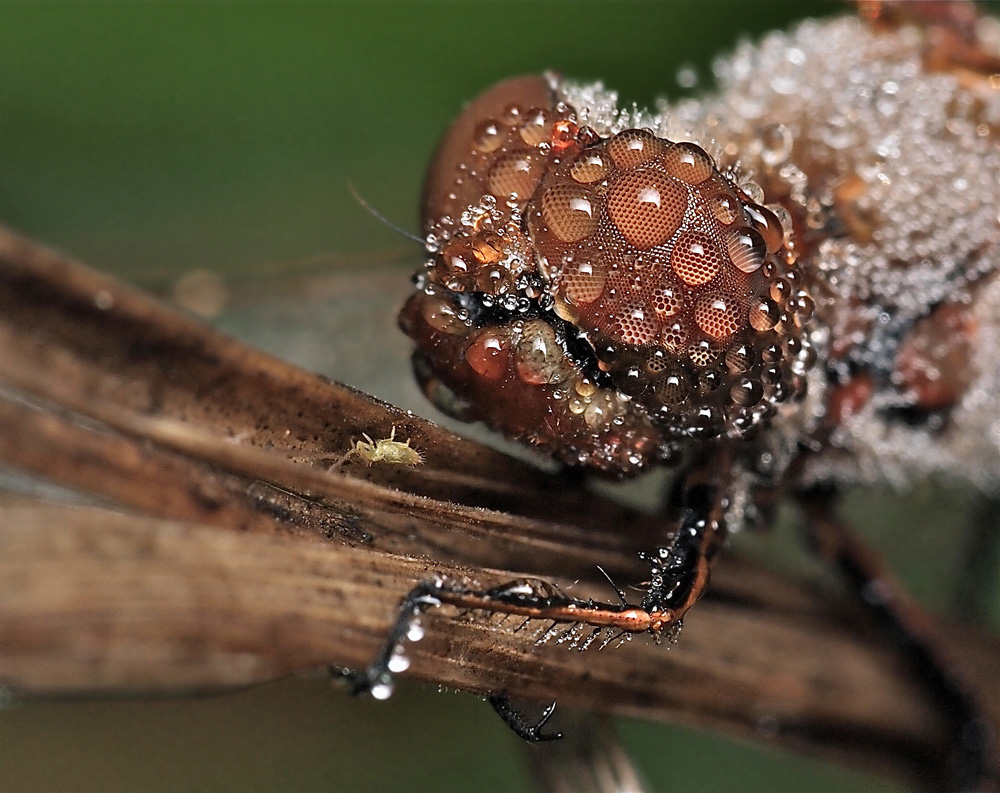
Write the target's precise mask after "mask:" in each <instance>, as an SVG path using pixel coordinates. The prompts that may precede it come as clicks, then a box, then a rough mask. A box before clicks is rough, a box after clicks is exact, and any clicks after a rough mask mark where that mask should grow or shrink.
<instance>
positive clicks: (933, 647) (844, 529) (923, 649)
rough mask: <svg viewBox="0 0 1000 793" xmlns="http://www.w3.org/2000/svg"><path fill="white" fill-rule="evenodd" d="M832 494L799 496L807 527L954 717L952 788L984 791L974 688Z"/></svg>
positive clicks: (964, 792) (986, 735) (987, 733)
mask: <svg viewBox="0 0 1000 793" xmlns="http://www.w3.org/2000/svg"><path fill="white" fill-rule="evenodd" d="M835 497H836V493H835V492H834V491H833V490H832V489H829V488H817V489H813V490H810V491H808V492H806V493H804V494H802V495H801V496H800V502H801V504H802V507H803V512H804V514H805V518H806V524H807V528H808V530H809V532H810V534H811V535H812V537H813V539H814V540H815V542H816V545H817V548H818V550H819V553H820V554H821V555H822V556H823V557H824V558H826V559H828V560H829V561H830V562H832V563H833V564H835V565H836V566H837V567H838V568H839V569H840V571H841V573H842V574H843V575H844V577H845V578H846V579H847V581H848V582H849V583H850V585H851V586H852V587H853V588H854V590H855V591H856V592H857V593H858V596H859V597H860V598H861V600H862V601H863V602H864V604H865V606H866V607H867V608H868V609H869V610H870V611H871V613H872V614H873V615H874V616H875V618H876V619H877V620H878V621H879V622H881V623H882V624H884V625H885V626H886V627H887V628H888V629H889V630H890V632H891V633H892V636H893V639H894V640H895V641H896V643H897V644H898V645H899V647H900V648H901V649H902V650H903V651H904V652H905V653H906V655H907V657H908V658H909V659H910V660H911V662H912V664H913V666H914V668H915V669H916V670H917V672H918V673H919V674H920V675H921V677H922V678H923V679H924V680H925V681H926V682H927V684H928V686H929V689H930V691H931V692H932V693H933V694H934V696H935V697H936V698H937V699H938V700H939V702H940V703H941V706H942V707H943V708H944V709H945V710H946V712H947V714H948V715H949V716H950V717H951V718H952V719H953V720H954V723H955V728H956V742H955V747H954V750H953V751H954V759H953V768H952V769H951V771H952V776H953V780H954V781H953V789H954V790H956V791H959V792H960V793H975V792H977V791H981V790H984V789H985V788H984V783H985V780H986V774H987V753H988V751H989V750H990V743H991V739H992V738H993V736H992V735H991V730H990V726H989V725H988V724H987V722H986V721H985V720H984V718H983V716H982V713H983V709H982V708H981V707H980V705H979V703H978V701H977V695H976V693H975V687H974V686H973V685H971V683H970V681H968V680H966V679H965V677H964V676H963V675H962V673H961V672H960V671H959V669H958V668H957V667H956V665H955V664H954V663H953V662H952V660H951V659H950V658H949V657H948V653H947V651H946V647H947V645H946V642H945V639H944V637H943V636H942V635H941V633H940V631H939V629H938V627H937V624H936V623H935V621H934V619H933V618H932V617H931V615H930V614H929V613H928V612H927V611H925V610H924V609H923V608H922V607H921V606H920V605H919V604H918V603H917V602H916V601H915V600H913V598H912V597H910V595H909V594H908V593H907V592H906V591H905V590H904V589H903V587H902V586H901V585H900V583H899V582H898V581H897V580H896V578H895V576H893V574H892V572H891V571H890V570H889V569H888V567H887V566H886V564H885V563H884V562H883V560H882V559H881V557H879V555H878V554H877V553H875V551H873V550H872V549H871V548H870V547H869V546H868V545H866V544H865V543H864V542H863V541H862V540H861V539H860V538H859V537H858V536H857V535H856V534H855V533H854V532H853V531H852V529H851V528H850V527H849V526H848V525H847V524H846V523H844V522H843V521H842V520H840V518H839V517H838V516H837V515H836V511H835V505H834V502H835Z"/></svg>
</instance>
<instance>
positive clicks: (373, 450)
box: [330, 426, 424, 470]
mask: <svg viewBox="0 0 1000 793" xmlns="http://www.w3.org/2000/svg"><path fill="white" fill-rule="evenodd" d="M362 437H364V440H363V441H355V442H354V446H352V447H351V448H350V449H349V450H348V451H347V454H345V455H344V456H343V457H341V458H340V460H338V461H337V462H336V463H334V464H333V465H332V466H331V467H330V468H331V470H333V469H336V468H339V467H340V466H341V465H343V464H344V463H345V462H347V461H348V460H349V459H350V458H351V456H356V457H360V458H361V459H362V460H364V461H365V463H367V464H368V465H371V464H372V463H389V464H390V465H420V464H421V463H422V462H423V461H424V458H423V455H422V454H420V452H418V451H417V450H416V449H414V448H413V447H411V446H410V442H409V441H406V442H405V443H404V442H402V441H397V440H396V427H395V426H394V427H393V428H392V431H391V432H390V433H389V437H388V438H384V439H382V440H378V441H373V440H372V439H371V438H370V437H369V436H368V434H367V433H365V434H363V435H362Z"/></svg>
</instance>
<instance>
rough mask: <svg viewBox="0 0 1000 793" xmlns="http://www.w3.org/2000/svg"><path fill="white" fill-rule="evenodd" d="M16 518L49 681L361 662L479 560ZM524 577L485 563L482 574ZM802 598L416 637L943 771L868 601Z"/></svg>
mask: <svg viewBox="0 0 1000 793" xmlns="http://www.w3.org/2000/svg"><path fill="white" fill-rule="evenodd" d="M3 514H4V520H3V523H2V525H0V604H2V608H0V645H2V652H0V679H2V680H3V681H4V682H6V683H7V684H9V685H12V686H14V687H15V688H16V689H17V690H20V691H24V692H30V693H35V694H48V695H66V694H102V695H108V694H112V695H121V694H126V693H137V692H151V693H158V694H163V693H171V692H173V693H185V692H190V691H203V692H204V691H212V690H221V689H225V688H229V687H235V686H241V685H247V684H251V683H256V682H261V681H264V680H269V679H273V678H275V677H278V676H281V675H284V674H288V673H291V672H294V671H297V670H300V669H304V668H309V667H312V666H317V665H321V664H324V663H333V664H336V665H340V666H355V667H357V666H361V665H363V664H365V663H366V662H367V661H368V660H369V659H370V658H371V657H372V655H373V654H374V653H375V652H376V650H377V648H378V646H379V644H380V642H381V641H382V640H383V637H384V634H385V631H386V629H387V627H388V625H389V623H390V622H391V620H392V619H393V618H394V614H395V608H396V603H397V602H398V599H399V597H400V596H401V595H402V594H403V593H404V592H405V591H406V590H407V589H409V588H410V587H411V586H412V585H413V584H414V583H415V582H416V581H418V580H421V579H424V578H426V577H427V576H429V575H431V574H434V573H443V574H445V575H446V576H449V577H452V578H454V579H457V580H462V576H463V574H464V573H465V572H467V571H463V570H460V569H456V568H452V567H449V566H447V565H443V564H438V563H434V564H430V563H428V562H420V561H415V560H411V559H405V558H401V557H397V556H393V555H387V554H380V553H377V552H374V551H372V550H370V549H368V548H351V547H349V546H346V545H343V544H339V543H325V542H321V541H317V540H315V539H314V538H312V537H287V536H267V535H256V534H244V535H240V534H235V533H232V532H223V531H218V530H217V529H213V528H206V527H200V526H195V525H191V524H180V523H176V522H166V521H158V520H153V519H144V518H138V517H135V516H126V515H121V514H116V513H110V512H106V511H103V510H95V509H85V508H71V507H52V506H38V505H21V506H18V505H16V504H15V505H7V506H5V508H4V512H3ZM724 570H725V566H724V565H722V566H721V567H720V572H721V571H724ZM511 575H512V572H511V571H491V570H477V571H475V579H474V580H475V581H476V582H477V583H479V584H480V585H484V586H489V585H495V584H498V583H500V582H502V581H503V580H505V579H506V578H508V577H509V576H511ZM558 583H560V584H562V585H564V586H566V585H567V584H566V582H562V581H559V582H558ZM764 598H765V600H766V594H765V595H764ZM800 599H801V600H802V601H803V603H805V604H807V606H808V607H809V609H810V610H811V614H810V616H808V617H799V618H798V619H796V618H794V617H790V616H789V615H788V614H787V612H785V611H783V609H782V608H781V607H780V605H778V606H769V605H767V604H766V602H762V603H760V604H757V605H753V604H744V605H743V606H742V607H740V608H734V607H733V606H732V604H726V603H719V602H712V601H706V602H704V603H703V604H702V605H701V606H700V607H699V609H698V619H697V620H694V619H692V620H691V621H690V624H689V626H688V627H687V629H686V630H685V633H684V640H683V641H682V642H680V643H679V644H678V645H677V646H676V647H674V648H672V649H671V650H670V651H667V650H666V649H665V648H663V647H656V646H653V645H651V644H649V643H647V642H643V641H639V642H632V643H631V644H629V645H627V646H626V647H623V648H621V649H619V650H616V651H605V652H588V653H572V652H569V651H567V650H565V649H564V648H560V647H555V646H550V645H546V646H542V647H536V646H535V645H534V642H533V634H532V632H531V631H522V632H520V633H511V632H510V631H509V630H503V629H502V628H498V627H497V626H495V625H493V624H492V623H491V621H490V620H486V619H483V618H482V617H479V618H476V619H469V618H463V617H462V616H461V615H459V614H458V613H457V612H456V611H455V610H454V609H450V608H447V607H445V608H442V609H440V610H438V611H435V612H432V613H430V614H428V615H427V616H426V617H425V618H424V620H423V624H424V626H425V628H426V630H427V636H426V638H425V639H424V640H423V641H421V642H419V643H416V644H412V643H411V644H407V645H406V647H405V650H406V653H407V655H408V656H409V657H410V659H411V661H412V666H411V672H412V673H413V674H415V675H416V676H418V677H420V678H423V679H427V680H432V681H435V682H439V683H443V684H445V685H449V686H455V687H458V688H462V689H467V690H470V691H477V692H482V693H486V692H491V691H500V690H503V691H509V692H512V693H516V694H517V695H518V696H525V697H530V698H536V699H539V700H548V699H551V698H556V699H558V700H559V701H560V702H561V703H563V704H565V705H567V706H570V705H574V706H579V707H583V708H588V709H594V710H599V711H605V712H614V713H620V714H629V715H634V716H644V717H652V718H674V719H676V718H679V719H681V720H683V721H687V722H689V723H692V724H698V725H702V726H710V727H715V728H722V729H725V730H726V731H728V732H731V733H736V734H740V735H744V736H754V737H760V724H761V723H762V722H764V723H767V724H768V725H770V727H769V729H770V730H771V731H773V732H772V735H771V737H773V738H774V739H775V741H776V742H778V743H779V744H781V745H784V746H789V747H794V748H800V749H808V750H810V751H815V752H818V753H820V754H823V755H825V756H828V757H834V758H837V759H839V760H843V761H848V762H853V763H859V764H862V765H867V766H872V765H875V766H877V767H879V768H881V770H884V771H892V772H894V773H897V774H900V775H903V776H906V775H907V773H908V772H916V773H918V774H919V773H922V772H927V771H928V770H929V769H932V768H933V767H934V766H935V765H936V763H937V760H938V758H937V751H938V747H939V746H940V745H941V741H942V735H943V730H944V729H945V724H944V723H943V722H942V719H941V717H940V715H939V714H938V713H936V712H935V711H934V709H933V708H932V707H930V706H929V704H928V700H927V699H926V698H925V697H924V694H923V691H922V689H921V688H920V686H919V684H916V683H914V681H913V680H912V679H911V678H910V677H909V675H908V674H907V673H906V671H905V668H906V667H905V664H903V663H902V662H901V661H900V659H899V658H898V656H897V655H896V654H895V653H893V652H892V651H891V650H889V649H887V648H886V646H885V645H884V644H883V643H880V642H878V641H872V640H871V639H870V638H869V637H866V636H863V635H859V632H858V630H857V628H856V625H855V624H854V622H853V620H852V619H850V618H845V614H852V613H853V612H852V611H851V609H850V608H849V607H843V606H842V605H841V604H839V603H838V602H837V601H835V600H832V599H830V598H829V596H828V595H824V594H822V593H820V592H816V591H810V590H809V589H806V588H803V589H802V590H801V591H800ZM779 604H780V598H779ZM824 615H825V616H824ZM994 657H995V656H994ZM373 707H374V705H373Z"/></svg>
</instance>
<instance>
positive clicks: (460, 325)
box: [421, 295, 468, 336]
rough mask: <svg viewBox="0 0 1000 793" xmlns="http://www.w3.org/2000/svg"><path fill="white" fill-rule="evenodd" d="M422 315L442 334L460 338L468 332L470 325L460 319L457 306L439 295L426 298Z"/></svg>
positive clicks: (422, 306) (422, 307)
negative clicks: (459, 336)
mask: <svg viewBox="0 0 1000 793" xmlns="http://www.w3.org/2000/svg"><path fill="white" fill-rule="evenodd" d="M421 313H422V314H423V317H424V321H425V322H426V323H427V324H428V325H430V326H431V327H432V328H434V329H435V330H439V331H441V332H442V333H448V334H451V335H453V336H458V335H461V334H463V333H465V332H466V331H467V330H468V324H467V323H466V322H465V321H464V320H462V318H461V317H459V315H458V309H456V308H455V305H454V304H453V303H452V302H451V301H450V300H445V299H444V298H443V297H440V296H439V295H431V296H428V297H426V298H425V299H424V300H423V303H422V305H421Z"/></svg>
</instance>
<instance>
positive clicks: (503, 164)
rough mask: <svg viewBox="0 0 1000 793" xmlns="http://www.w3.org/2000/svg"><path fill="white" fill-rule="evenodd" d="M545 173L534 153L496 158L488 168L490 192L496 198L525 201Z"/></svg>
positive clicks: (537, 156)
mask: <svg viewBox="0 0 1000 793" xmlns="http://www.w3.org/2000/svg"><path fill="white" fill-rule="evenodd" d="M544 172H545V163H544V160H543V158H542V157H541V156H539V155H538V154H535V153H534V152H530V151H528V152H514V153H511V154H505V155H503V156H502V157H500V158H498V159H497V161H496V162H495V163H493V167H492V168H490V172H489V176H488V182H489V186H490V192H491V193H493V195H495V196H496V197H497V198H502V199H507V198H513V199H514V200H515V201H527V200H528V199H529V198H531V196H532V195H533V194H534V192H535V189H536V188H537V187H538V183H539V181H540V180H541V178H542V174H543V173H544Z"/></svg>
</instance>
